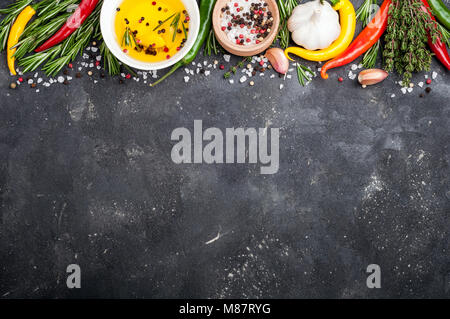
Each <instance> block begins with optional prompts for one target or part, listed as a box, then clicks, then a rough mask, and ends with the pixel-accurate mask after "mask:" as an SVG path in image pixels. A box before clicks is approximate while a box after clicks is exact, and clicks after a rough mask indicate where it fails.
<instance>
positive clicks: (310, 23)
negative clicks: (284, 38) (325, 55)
mask: <svg viewBox="0 0 450 319" xmlns="http://www.w3.org/2000/svg"><path fill="white" fill-rule="evenodd" d="M288 29H289V31H290V32H292V40H293V41H294V42H295V43H296V44H298V45H300V46H302V47H304V48H305V49H307V50H319V49H325V48H327V47H329V46H330V45H331V44H332V43H333V42H334V41H335V40H336V39H337V38H338V37H339V34H340V33H341V25H340V24H339V14H338V13H337V12H336V11H335V10H334V9H333V8H332V7H331V5H330V4H329V3H328V2H327V1H324V2H323V4H321V3H320V0H314V1H310V2H307V3H304V4H300V5H298V6H296V7H295V8H294V10H293V11H292V15H291V17H290V18H289V20H288Z"/></svg>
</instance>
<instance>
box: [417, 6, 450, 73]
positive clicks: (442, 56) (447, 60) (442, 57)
mask: <svg viewBox="0 0 450 319" xmlns="http://www.w3.org/2000/svg"><path fill="white" fill-rule="evenodd" d="M422 3H423V6H422V10H423V11H425V12H426V13H428V14H429V15H430V17H431V19H432V20H433V21H436V19H435V18H434V17H433V15H432V14H431V9H430V5H429V4H428V1H427V0H422ZM438 32H439V31H438ZM439 34H440V32H439ZM428 46H429V47H430V49H431V51H433V53H434V54H436V58H438V59H439V61H441V63H442V64H443V65H444V66H445V67H446V68H447V70H450V57H449V55H448V52H447V47H446V46H445V44H444V43H442V41H441V37H438V38H437V39H436V40H435V41H434V43H433V38H432V36H430V33H428Z"/></svg>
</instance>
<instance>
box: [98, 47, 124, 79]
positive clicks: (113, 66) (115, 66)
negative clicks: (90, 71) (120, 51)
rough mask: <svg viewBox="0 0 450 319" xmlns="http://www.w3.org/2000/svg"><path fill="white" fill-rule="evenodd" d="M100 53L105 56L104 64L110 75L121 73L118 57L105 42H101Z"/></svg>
mask: <svg viewBox="0 0 450 319" xmlns="http://www.w3.org/2000/svg"><path fill="white" fill-rule="evenodd" d="M99 48H100V54H101V55H102V57H103V66H104V67H105V69H106V70H107V71H108V73H109V74H110V75H117V74H119V73H120V64H119V61H117V59H116V57H115V56H114V55H112V53H111V51H109V49H108V47H107V46H106V44H105V42H102V43H101V44H100V47H99Z"/></svg>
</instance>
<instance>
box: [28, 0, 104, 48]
mask: <svg viewBox="0 0 450 319" xmlns="http://www.w3.org/2000/svg"><path fill="white" fill-rule="evenodd" d="M97 3H98V0H82V1H81V3H80V4H79V5H78V8H77V9H76V10H75V12H74V13H73V14H72V15H71V16H70V17H69V18H68V19H67V21H66V23H65V24H64V25H63V26H62V27H61V29H59V30H58V31H57V32H56V33H55V34H54V35H53V36H52V37H51V38H50V39H48V40H47V41H45V42H44V43H43V44H42V45H41V46H40V47H39V48H37V49H36V50H35V51H36V52H41V51H44V50H47V49H49V48H51V47H53V46H55V45H57V44H58V43H60V42H62V41H63V40H65V39H66V38H67V37H68V36H70V35H71V34H72V33H73V32H74V31H75V30H76V29H78V28H79V27H80V26H81V25H82V24H83V22H84V21H85V20H86V19H87V17H89V15H90V14H91V13H92V11H94V9H95V7H96V6H97Z"/></svg>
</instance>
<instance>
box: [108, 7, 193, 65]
mask: <svg viewBox="0 0 450 319" xmlns="http://www.w3.org/2000/svg"><path fill="white" fill-rule="evenodd" d="M100 27H101V31H102V36H103V39H104V40H105V43H106V45H107V47H108V49H109V50H110V51H111V53H112V54H114V56H115V57H116V58H117V59H119V60H120V61H122V62H123V63H125V64H127V65H129V66H130V67H133V68H136V69H140V70H159V69H163V68H167V67H169V66H171V65H173V64H175V63H176V62H178V61H180V60H181V59H182V58H183V57H184V56H185V55H186V54H187V53H188V52H189V50H190V49H191V48H192V46H193V45H194V43H195V40H196V38H197V35H198V32H199V28H200V13H199V10H198V5H197V2H196V1H195V0H108V1H105V2H104V3H103V7H102V11H101V15H100Z"/></svg>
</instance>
